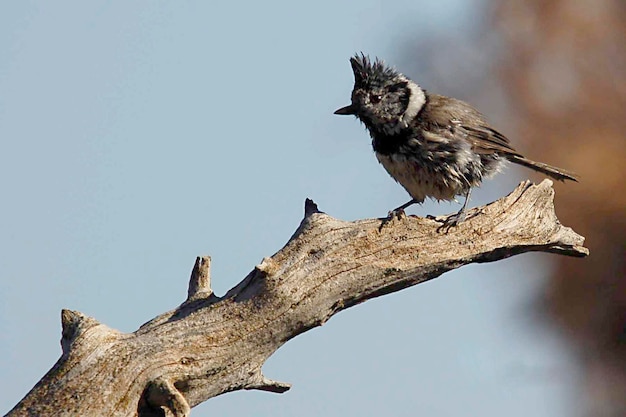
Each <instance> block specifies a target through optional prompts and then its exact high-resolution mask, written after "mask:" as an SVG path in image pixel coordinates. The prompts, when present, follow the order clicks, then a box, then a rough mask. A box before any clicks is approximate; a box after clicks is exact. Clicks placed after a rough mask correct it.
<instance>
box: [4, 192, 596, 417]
mask: <svg viewBox="0 0 626 417" xmlns="http://www.w3.org/2000/svg"><path fill="white" fill-rule="evenodd" d="M553 197H554V190H553V189H552V182H551V181H549V180H545V181H543V182H542V183H541V184H539V185H531V184H530V183H529V182H524V183H522V184H520V185H519V186H518V187H517V188H516V189H515V190H514V191H513V192H512V193H511V194H510V195H508V196H507V197H505V198H502V199H500V200H498V201H496V202H494V203H492V204H489V205H487V206H484V207H479V208H476V209H474V210H472V211H471V212H470V213H469V220H467V221H465V222H463V223H461V224H460V225H459V226H457V227H455V228H452V229H450V230H447V231H444V230H441V228H440V227H439V226H440V223H437V222H435V221H433V220H429V219H424V218H418V217H413V216H410V217H406V216H404V217H402V218H399V219H393V220H391V221H383V220H382V219H368V220H360V221H355V222H345V221H341V220H337V219H334V218H332V217H330V216H328V215H326V214H324V213H322V212H320V211H319V210H318V208H317V206H316V205H315V203H313V202H312V201H310V200H307V202H306V204H305V217H304V219H303V220H302V223H301V224H300V226H299V227H298V229H297V230H296V232H295V233H294V235H293V236H292V237H291V239H290V240H289V242H288V243H287V244H286V245H285V246H284V247H283V248H282V249H281V250H280V251H278V252H277V253H276V254H274V255H273V256H272V257H268V258H265V259H263V261H262V262H261V263H260V264H259V265H258V266H256V267H255V268H254V270H253V271H252V272H250V274H248V276H247V277H245V278H244V279H243V281H241V283H239V284H238V285H237V286H235V287H234V288H232V289H231V290H230V291H228V293H227V294H226V295H225V296H223V297H217V296H215V295H214V294H213V292H212V291H211V288H210V277H209V262H210V259H209V258H208V257H204V258H198V259H197V260H196V264H195V266H194V269H193V272H192V275H191V279H190V283H189V291H188V298H187V300H186V301H185V302H184V303H183V304H181V306H180V307H178V308H177V309H175V310H173V311H170V312H167V313H165V314H163V315H161V316H158V317H156V318H155V319H153V320H151V321H150V322H148V323H146V324H144V325H143V326H141V328H139V329H138V330H137V331H136V332H134V333H131V334H124V333H121V332H119V331H116V330H114V329H111V328H109V327H107V326H105V325H103V324H100V323H98V322H97V321H96V320H95V319H92V318H89V317H86V316H84V315H82V314H81V313H77V312H72V311H68V310H64V311H63V312H62V324H63V336H62V339H61V345H62V347H63V354H62V355H61V358H60V359H59V360H58V362H57V363H56V364H55V365H54V367H53V368H52V369H51V370H50V371H49V372H48V373H47V374H46V375H45V376H44V377H43V379H42V380H41V381H40V382H39V383H38V384H37V385H36V386H35V387H34V388H33V389H32V390H31V392H30V393H28V394H27V395H26V397H25V398H24V399H23V400H22V401H20V403H19V404H17V405H16V406H15V408H14V409H13V410H12V411H11V412H10V413H9V414H8V415H9V416H26V415H31V416H35V415H36V416H96V415H103V416H104V415H106V416H142V417H143V416H165V415H168V416H176V417H181V416H187V415H189V412H190V408H191V407H194V406H195V405H197V404H200V403H201V402H203V401H206V400H207V399H209V398H211V397H214V396H216V395H219V394H223V393H225V392H229V391H234V390H240V389H257V390H265V391H271V392H278V393H280V392H285V391H287V390H288V389H289V387H290V385H289V384H287V383H283V382H277V381H272V380H270V379H268V378H266V377H265V376H264V375H263V374H262V372H261V367H262V366H263V364H264V363H265V361H266V360H267V358H268V357H269V356H270V355H271V354H272V353H274V352H275V351H276V350H277V349H278V348H279V347H280V346H281V345H283V344H284V343H285V342H287V341H288V340H289V339H291V338H293V337H295V336H297V335H298V334H300V333H303V332H305V331H307V330H309V329H311V328H313V327H316V326H320V325H322V324H323V323H324V322H326V321H327V320H328V319H330V318H331V317H332V316H333V315H334V314H336V313H338V312H339V311H341V310H344V309H346V308H348V307H351V306H353V305H355V304H358V303H361V302H363V301H366V300H368V299H371V298H373V297H378V296H381V295H384V294H388V293H391V292H394V291H399V290H401V289H403V288H406V287H409V286H412V285H415V284H419V283H421V282H424V281H427V280H429V279H432V278H435V277H438V276H440V275H441V274H443V273H444V272H447V271H449V270H451V269H455V268H458V267H460V266H463V265H466V264H469V263H473V262H491V261H496V260H499V259H502V258H506V257H509V256H512V255H516V254H519V253H523V252H529V251H542V252H554V253H559V254H563V255H570V256H586V255H587V254H588V250H587V249H586V248H584V247H583V246H582V245H583V241H584V238H583V237H581V236H579V235H577V234H576V233H575V232H574V231H573V230H572V229H570V228H568V227H564V226H562V225H561V224H560V223H559V221H558V219H557V217H556V215H555V213H554V206H553Z"/></svg>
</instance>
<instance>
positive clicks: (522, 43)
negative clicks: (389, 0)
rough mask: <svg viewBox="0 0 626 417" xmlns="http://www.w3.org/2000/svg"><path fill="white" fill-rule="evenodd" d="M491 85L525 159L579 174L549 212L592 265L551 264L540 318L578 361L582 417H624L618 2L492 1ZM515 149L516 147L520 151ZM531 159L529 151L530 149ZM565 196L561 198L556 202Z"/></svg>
mask: <svg viewBox="0 0 626 417" xmlns="http://www.w3.org/2000/svg"><path fill="white" fill-rule="evenodd" d="M491 7H492V9H493V14H492V19H493V20H492V26H493V27H494V28H495V30H496V32H497V33H498V35H499V36H500V39H501V42H502V44H501V48H500V55H499V57H498V62H496V74H497V78H498V79H499V81H500V83H501V85H500V88H502V89H503V91H504V92H505V94H506V95H507V96H509V98H510V100H509V103H510V105H511V107H512V108H511V109H510V111H511V114H510V115H509V116H510V117H513V118H514V120H516V121H517V123H518V133H519V135H520V137H523V138H524V139H525V140H526V141H527V143H525V144H524V146H523V148H524V152H525V153H527V154H528V155H533V156H536V157H537V159H539V160H541V161H545V162H549V163H551V164H555V165H557V166H562V167H564V168H567V169H571V170H573V171H575V172H577V173H578V174H579V175H580V177H581V182H580V183H579V184H573V185H572V184H567V190H566V192H565V189H564V188H562V187H564V186H561V188H559V189H557V212H558V214H559V218H561V219H562V220H563V222H564V223H565V224H568V225H571V226H572V227H573V228H574V229H575V230H576V231H577V232H578V233H580V234H582V235H583V236H585V237H586V239H587V240H586V242H585V243H586V246H588V247H589V248H590V250H591V256H589V257H588V258H586V259H583V260H580V259H570V258H565V257H559V258H555V259H554V262H556V268H555V270H554V272H553V276H552V278H551V281H550V284H549V287H548V288H547V297H546V308H547V311H549V312H550V314H551V316H552V317H554V318H555V320H556V322H557V323H558V324H559V325H560V326H561V328H562V329H563V330H564V332H565V334H566V336H568V338H569V340H570V341H571V344H572V346H573V347H574V348H575V349H576V351H577V352H578V353H579V354H580V356H579V357H580V358H581V362H582V365H583V370H584V372H585V379H584V380H585V386H586V388H587V394H588V399H589V400H590V401H589V404H590V409H589V410H588V413H589V414H590V415H594V416H596V415H598V416H599V415H601V416H624V415H626V2H625V1H622V0H551V1H545V0H527V1H523V2H522V1H518V0H504V1H499V2H492V6H491ZM520 148H521V147H520ZM531 148H532V149H531ZM561 190H563V192H561Z"/></svg>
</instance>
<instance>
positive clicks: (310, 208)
mask: <svg viewBox="0 0 626 417" xmlns="http://www.w3.org/2000/svg"><path fill="white" fill-rule="evenodd" d="M315 213H321V211H320V210H319V208H318V207H317V204H315V201H313V200H311V199H310V198H307V199H306V200H304V217H309V216H310V215H311V214H315Z"/></svg>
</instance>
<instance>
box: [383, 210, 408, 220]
mask: <svg viewBox="0 0 626 417" xmlns="http://www.w3.org/2000/svg"><path fill="white" fill-rule="evenodd" d="M403 217H406V213H405V212H404V209H403V208H401V207H398V208H397V209H393V210H391V211H390V212H389V213H387V219H388V220H393V219H398V220H400V219H402V218H403Z"/></svg>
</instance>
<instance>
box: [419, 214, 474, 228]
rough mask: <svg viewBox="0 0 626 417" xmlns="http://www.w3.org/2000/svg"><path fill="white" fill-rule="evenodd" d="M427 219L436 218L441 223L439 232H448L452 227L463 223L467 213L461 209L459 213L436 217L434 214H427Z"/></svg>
mask: <svg viewBox="0 0 626 417" xmlns="http://www.w3.org/2000/svg"><path fill="white" fill-rule="evenodd" d="M426 218H427V219H430V220H434V221H436V222H438V223H441V226H439V227H438V228H437V232H441V231H444V232H445V233H448V232H449V231H450V229H452V228H453V227H456V226H458V225H459V223H461V222H462V221H464V220H466V219H467V216H466V213H465V212H463V211H460V212H458V213H455V214H451V215H449V216H446V217H441V216H439V217H435V216H432V215H428V216H426Z"/></svg>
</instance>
